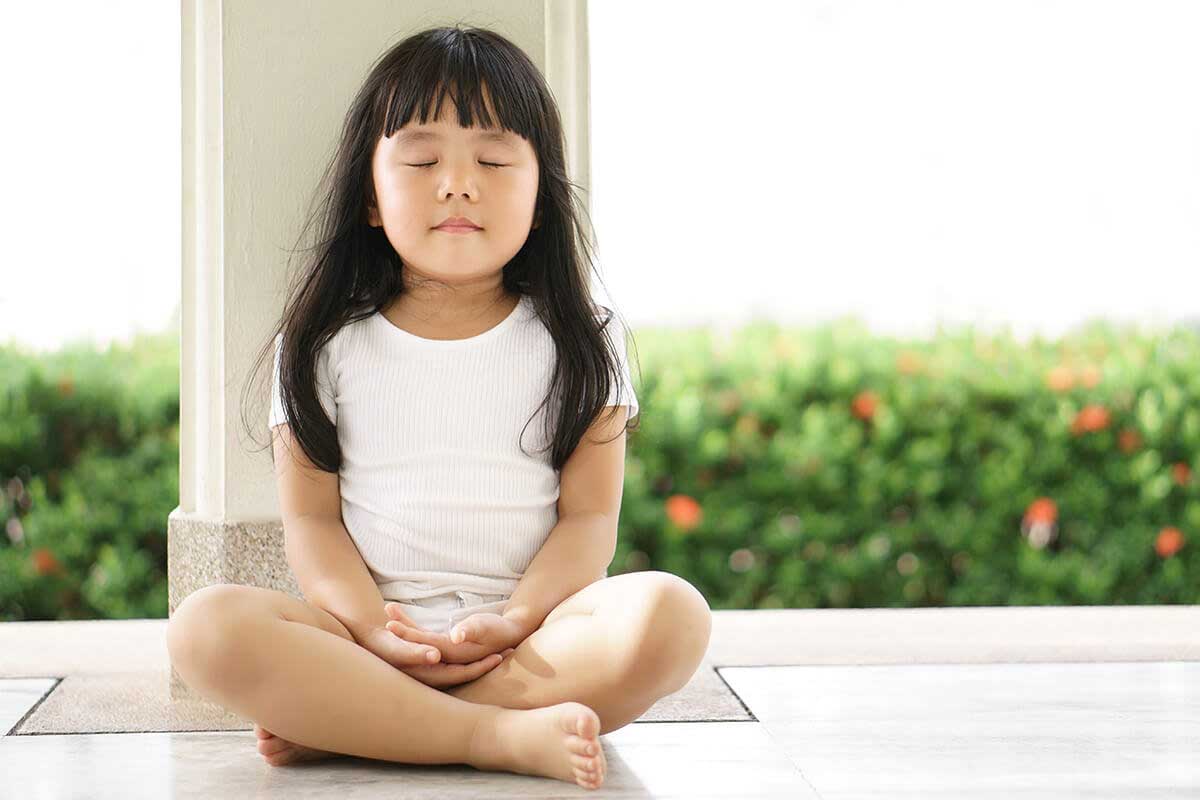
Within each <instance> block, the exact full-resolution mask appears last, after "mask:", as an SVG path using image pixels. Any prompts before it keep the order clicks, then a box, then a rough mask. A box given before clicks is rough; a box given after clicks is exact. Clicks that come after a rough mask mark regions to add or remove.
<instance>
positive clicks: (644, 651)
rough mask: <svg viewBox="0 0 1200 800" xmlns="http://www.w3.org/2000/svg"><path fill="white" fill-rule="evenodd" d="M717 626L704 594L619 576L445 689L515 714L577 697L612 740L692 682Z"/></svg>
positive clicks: (562, 607)
mask: <svg viewBox="0 0 1200 800" xmlns="http://www.w3.org/2000/svg"><path fill="white" fill-rule="evenodd" d="M711 627H712V615H711V612H710V611H709V609H708V604H707V602H706V601H705V600H704V598H703V595H701V594H700V593H699V592H698V591H696V590H695V589H694V588H693V587H692V586H690V585H689V584H687V583H686V582H684V581H682V580H681V579H679V578H677V577H676V576H673V575H670V574H669V573H664V572H635V573H628V574H624V575H615V576H613V577H611V578H604V579H601V580H599V581H596V582H595V583H592V584H589V585H588V586H586V587H584V588H583V589H581V590H580V591H578V592H576V593H575V594H573V595H571V596H570V597H568V598H567V599H566V600H564V601H563V602H562V603H560V604H559V606H558V607H557V608H556V609H554V611H553V612H551V614H550V615H549V616H547V617H546V621H545V622H543V624H542V627H541V628H539V629H538V630H536V631H534V632H533V633H532V634H531V635H530V636H529V637H528V638H527V639H525V641H524V642H522V643H521V644H520V646H518V647H517V649H516V650H514V651H513V652H512V653H510V654H509V656H508V657H507V658H506V659H505V660H504V661H503V662H502V663H501V664H500V665H499V666H497V667H494V668H493V669H491V670H490V671H488V672H487V673H486V674H485V675H482V676H480V677H479V678H476V679H475V680H473V681H470V682H468V683H463V684H459V685H458V686H454V687H451V688H449V689H447V690H446V692H447V693H448V694H451V695H453V696H455V697H458V698H460V699H463V700H469V701H471V702H472V703H482V704H486V705H498V706H503V707H504V708H514V709H529V708H541V707H544V706H548V705H552V704H554V703H561V702H564V701H567V700H574V701H577V702H580V703H583V704H584V705H586V706H588V707H589V708H592V709H594V710H595V711H596V713H597V714H598V715H599V716H600V733H601V734H605V733H610V732H612V731H614V730H617V729H618V728H621V727H623V726H625V725H627V724H629V723H630V722H632V721H633V720H635V719H637V718H638V717H640V716H641V715H642V714H643V713H645V711H646V709H648V708H650V706H652V705H654V703H655V702H657V701H658V700H659V699H660V698H662V697H665V696H667V695H669V694H671V693H673V692H676V691H678V690H679V689H681V688H682V687H683V686H684V685H685V684H686V683H687V682H688V681H689V680H690V679H691V677H692V675H694V674H695V672H696V668H697V666H699V664H700V662H701V661H702V660H703V658H704V653H705V651H706V649H707V647H708V641H709V634H710V632H711Z"/></svg>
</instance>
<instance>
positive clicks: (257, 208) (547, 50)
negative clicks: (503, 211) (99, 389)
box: [171, 0, 589, 522]
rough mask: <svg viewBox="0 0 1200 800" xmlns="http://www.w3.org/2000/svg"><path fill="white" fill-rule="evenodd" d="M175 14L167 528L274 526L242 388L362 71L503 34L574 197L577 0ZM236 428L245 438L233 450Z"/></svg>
mask: <svg viewBox="0 0 1200 800" xmlns="http://www.w3.org/2000/svg"><path fill="white" fill-rule="evenodd" d="M182 13H183V40H182V58H183V87H182V88H183V115H182V127H183V130H182V142H183V193H184V197H183V254H182V256H183V258H182V262H183V275H182V307H183V318H182V339H183V341H182V343H181V373H182V374H181V376H180V471H179V476H180V486H179V494H180V503H179V508H178V509H176V510H175V512H173V513H172V515H171V516H172V519H175V520H177V521H178V520H181V519H184V518H186V519H190V520H196V521H200V520H205V521H214V522H218V521H219V522H244V521H260V520H272V519H274V520H277V519H278V518H279V514H278V502H277V496H276V489H275V483H274V476H273V473H272V469H271V459H270V452H269V450H263V451H262V452H258V453H252V452H251V450H253V449H256V448H258V447H260V446H262V445H265V444H266V443H267V442H268V441H269V439H268V436H269V434H268V432H267V429H266V415H267V407H266V401H267V397H266V395H265V391H266V388H267V386H266V385H264V386H263V387H262V392H261V393H256V394H253V395H251V396H250V398H249V399H248V400H247V403H248V406H247V407H246V408H245V409H243V408H242V407H241V405H240V404H241V402H242V399H243V398H242V390H243V386H244V383H245V381H246V378H247V375H248V371H249V369H250V368H251V366H252V363H251V362H252V359H253V357H254V356H255V355H256V353H257V350H258V348H259V347H261V346H262V345H263V343H264V342H265V341H266V340H267V338H268V336H269V332H270V330H269V329H270V326H271V324H272V323H273V321H274V320H275V319H276V317H277V315H278V313H279V310H280V307H281V305H282V302H283V299H284V298H283V293H284V290H285V287H286V281H287V276H286V275H285V268H287V267H288V264H287V258H288V253H287V252H286V251H287V250H288V249H289V248H291V247H293V246H294V245H295V244H296V237H297V235H298V233H299V229H300V226H301V225H302V223H303V215H304V214H305V213H306V211H307V210H308V204H309V202H310V200H311V198H312V192H313V190H314V188H315V185H316V182H317V179H318V176H319V172H320V170H321V169H322V168H323V166H324V165H325V163H326V161H327V160H328V158H329V156H330V154H331V153H332V151H333V149H334V147H335V144H336V136H337V134H338V131H339V129H340V125H341V123H342V119H343V116H344V114H345V112H346V109H347V107H348V105H349V102H350V100H351V98H352V96H353V94H354V92H355V91H356V90H357V88H358V86H359V85H360V83H361V81H362V80H363V79H364V78H365V77H366V74H367V71H368V68H369V66H370V64H371V63H372V62H373V61H374V59H375V58H376V57H378V56H379V55H380V54H381V53H382V52H383V51H384V50H386V49H387V48H388V47H390V46H391V45H393V44H395V43H396V42H397V41H399V40H400V39H402V38H403V37H405V36H407V35H409V34H411V33H414V32H416V31H417V30H421V29H423V28H426V27H430V26H434V25H444V24H462V25H480V26H485V27H489V28H493V29H495V30H497V31H499V32H500V33H502V34H504V35H505V36H508V37H509V38H511V39H512V40H513V41H515V42H516V43H517V44H518V45H519V46H520V47H522V48H524V49H525V51H526V52H527V53H529V55H530V57H531V58H532V59H533V61H534V63H536V64H537V65H538V66H539V67H540V68H541V69H542V70H543V72H545V73H546V76H547V78H548V80H549V82H550V85H551V87H552V89H553V91H554V94H555V97H556V99H557V100H558V102H559V105H560V108H561V110H562V113H563V118H564V124H565V125H566V129H567V136H568V141H567V147H568V151H569V153H570V156H571V168H572V170H573V174H572V180H574V181H575V182H577V183H579V184H581V185H582V186H584V187H587V186H588V184H589V181H588V170H587V169H586V165H587V162H588V147H587V135H586V133H587V129H588V118H587V113H586V108H587V85H588V71H587V46H586V1H585V0H557V1H556V0H548V1H547V0H492V2H471V3H465V2H452V1H447V0H439V1H438V2H417V1H415V0H413V1H406V2H395V0H305V2H303V3H297V2H294V1H293V0H182ZM303 244H307V242H304V243H303ZM299 263H300V261H299V260H298V259H293V262H292V268H293V269H295V268H296V267H297V266H298V265H299ZM265 369H267V371H268V375H269V369H270V364H269V363H268V364H266V365H265ZM243 416H245V417H246V418H247V421H248V422H249V423H250V424H251V425H252V426H253V427H254V431H255V436H256V437H258V438H259V439H260V441H259V442H252V441H249V440H247V439H246V436H245V433H244V430H243Z"/></svg>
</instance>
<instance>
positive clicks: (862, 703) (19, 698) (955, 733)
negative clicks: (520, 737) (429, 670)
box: [0, 607, 1200, 800]
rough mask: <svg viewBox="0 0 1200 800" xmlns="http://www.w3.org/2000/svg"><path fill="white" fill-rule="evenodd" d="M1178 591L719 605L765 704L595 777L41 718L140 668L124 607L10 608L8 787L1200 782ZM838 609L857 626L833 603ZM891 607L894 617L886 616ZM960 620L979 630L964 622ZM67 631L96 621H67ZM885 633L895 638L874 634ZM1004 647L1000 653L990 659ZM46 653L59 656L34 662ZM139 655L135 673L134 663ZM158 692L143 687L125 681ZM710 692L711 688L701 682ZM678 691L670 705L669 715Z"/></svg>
mask: <svg viewBox="0 0 1200 800" xmlns="http://www.w3.org/2000/svg"><path fill="white" fill-rule="evenodd" d="M1157 608H1159V609H1160V611H1159V612H1154V611H1152V610H1150V609H1145V610H1144V613H1139V612H1134V613H1130V612H1128V611H1127V610H1126V611H1122V612H1120V616H1119V618H1120V619H1122V620H1123V621H1124V623H1127V624H1125V625H1124V626H1123V625H1116V626H1113V625H1108V626H1105V625H1104V624H1103V619H1102V612H1101V609H1092V610H1091V611H1089V612H1086V613H1081V614H1079V615H1078V617H1077V619H1076V621H1075V622H1076V624H1075V625H1074V627H1068V629H1067V630H1070V631H1071V632H1070V633H1066V632H1064V633H1063V634H1062V635H1061V637H1060V638H1059V639H1057V640H1055V639H1053V637H1051V636H1050V635H1049V633H1048V630H1047V628H1046V626H1045V625H1044V624H1043V623H1045V622H1046V621H1047V620H1049V619H1054V620H1055V621H1056V622H1057V623H1061V622H1063V621H1064V616H1063V614H1062V613H1059V612H1056V613H1050V612H1048V611H1043V610H1041V609H1040V607H1038V608H1037V609H1034V608H1028V609H1017V608H1013V609H1004V612H1005V613H1003V614H988V613H984V614H978V615H975V616H974V621H973V622H972V620H971V615H970V614H969V613H966V614H963V613H956V614H938V615H932V614H924V615H921V614H903V613H901V614H900V615H897V614H894V613H893V614H882V615H881V614H872V611H878V610H861V611H860V612H858V613H857V614H854V612H850V614H847V613H846V611H845V610H843V611H841V612H832V611H831V612H827V613H816V614H814V613H813V612H796V613H795V614H778V613H773V614H768V612H761V613H760V612H718V613H717V614H716V615H714V642H713V646H712V647H710V653H709V657H710V659H711V660H712V661H713V662H715V664H716V666H717V672H718V673H719V678H720V680H719V681H716V682H714V684H719V685H720V686H726V685H727V687H728V689H730V690H731V691H732V693H733V695H735V696H734V697H733V698H732V699H733V701H735V702H736V705H737V707H738V708H739V709H740V708H741V706H742V704H744V706H745V709H747V710H748V712H749V713H748V714H747V715H746V717H747V718H746V720H745V721H677V722H676V721H639V722H636V723H634V724H632V725H629V726H626V727H625V728H622V729H621V730H618V731H616V732H614V733H611V734H608V735H606V736H604V737H603V738H602V741H603V742H604V746H605V752H606V755H607V759H608V767H609V769H608V777H607V780H606V782H605V784H604V786H603V787H601V788H600V789H599V790H596V791H591V792H589V790H585V789H582V788H579V787H576V786H573V785H571V784H567V783H564V782H561V781H555V780H551V779H544V778H535V777H530V776H524V775H513V774H507V773H490V772H480V771H478V770H475V769H472V768H470V767H466V766H461V765H433V766H420V765H407V764H394V763H389V762H381V761H371V760H367V759H357V758H348V757H343V758H338V759H332V760H329V761H324V762H317V763H313V764H302V765H298V766H293V767H281V768H276V767H271V766H270V765H268V764H267V763H266V762H264V761H263V760H262V758H261V756H259V755H258V753H257V751H256V749H255V738H254V734H253V732H252V731H250V730H205V731H193V732H187V731H183V730H166V731H161V732H155V731H153V729H145V728H144V730H149V731H150V732H136V733H75V734H54V733H37V732H36V730H37V729H38V728H37V726H33V725H30V724H29V723H30V722H32V721H34V720H37V719H39V716H40V717H41V718H43V719H42V722H41V725H42V726H43V727H42V730H56V728H55V724H61V725H67V724H69V725H73V726H77V725H78V721H74V722H71V721H68V720H64V719H62V717H63V715H64V712H66V711H69V708H66V709H64V707H63V705H62V703H61V702H60V703H59V704H58V706H57V707H56V706H55V705H54V702H53V698H54V696H55V695H54V692H60V691H61V690H62V687H63V686H64V685H65V683H66V682H65V681H60V680H59V678H60V677H63V676H65V677H67V678H68V680H69V679H70V678H71V677H75V678H77V679H81V680H82V679H86V680H87V681H97V682H96V683H86V682H85V683H81V684H79V686H80V689H78V690H77V691H79V692H81V693H86V687H87V686H92V687H93V691H96V689H95V688H94V687H98V686H101V685H102V684H101V683H99V681H100V680H101V679H102V678H103V676H104V674H106V671H120V670H121V669H122V662H121V661H120V659H119V658H118V657H116V656H113V655H112V654H111V653H110V654H109V655H106V656H105V658H107V659H110V660H108V661H105V662H104V663H103V664H101V663H100V661H99V660H98V659H97V658H86V657H85V658H80V657H79V655H78V654H79V652H80V643H81V642H85V641H87V640H88V637H89V636H93V637H96V638H97V639H103V638H107V640H108V646H109V647H110V648H111V647H112V638H113V637H112V633H113V632H114V631H116V630H117V626H116V624H110V625H109V627H102V626H103V625H104V623H93V624H92V625H91V626H89V627H88V628H87V629H80V628H71V627H68V626H70V625H78V623H61V624H60V623H54V624H47V625H52V627H37V626H36V625H41V624H36V625H32V626H30V627H25V628H18V627H11V626H20V625H24V623H7V624H2V625H0V728H2V729H3V730H5V731H10V730H13V729H14V726H17V727H16V730H17V733H16V734H14V735H8V736H4V737H2V738H0V798H8V797H13V798H35V799H36V798H109V797H111V798H121V800H127V799H129V798H143V797H145V798H171V797H204V798H211V797H243V796H248V795H254V796H262V797H272V796H281V797H289V798H306V797H326V796H329V795H330V794H333V793H334V792H336V794H337V796H338V797H339V798H359V797H364V798H368V797H369V798H374V797H389V798H408V797H422V798H424V797H438V798H459V797H461V798H475V797H481V796H488V797H495V798H508V797H512V798H525V797H538V798H545V797H564V798H565V797H583V796H587V795H589V794H590V795H593V796H597V797H622V798H625V797H629V798H633V797H637V798H641V797H653V798H739V799H742V798H747V799H748V798H800V799H801V800H807V798H816V799H818V800H848V799H849V798H856V799H857V798H864V799H868V800H870V799H873V798H885V797H886V798H889V799H890V798H965V799H966V800H982V799H983V798H987V800H992V799H993V798H994V799H995V800H999V799H1000V798H1005V799H1006V800H1007V798H1021V799H1022V800H1024V799H1025V798H1046V799H1047V800H1049V798H1055V800H1059V799H1060V798H1084V797H1087V798H1114V799H1115V798H1123V799H1124V798H1129V800H1149V799H1150V798H1155V799H1156V800H1157V798H1173V799H1174V798H1200V660H1197V658H1196V655H1197V644H1198V638H1197V632H1200V625H1196V624H1195V623H1196V622H1197V621H1198V620H1197V618H1196V616H1195V611H1196V609H1192V610H1191V611H1187V612H1185V611H1184V610H1183V609H1176V610H1172V611H1165V610H1162V609H1163V607H1157ZM956 611H958V612H968V611H969V610H967V609H959V610H956ZM991 611H998V609H992V610H991ZM1061 611H1062V610H1060V612H1061ZM1080 611H1082V609H1080ZM837 614H841V615H842V617H841V619H842V620H843V621H845V622H846V625H845V626H844V627H842V626H837V625H831V624H830V622H831V619H832V618H833V617H834V616H836V615H837ZM948 620H949V621H950V622H949V623H948ZM876 623H882V624H881V625H880V628H885V629H886V631H877V630H872V629H871V628H872V626H873V625H875V624H876ZM897 623H900V628H899V630H900V631H902V632H903V635H902V636H900V635H897V633H896V632H897V630H898V629H897V627H896V624H897ZM1068 624H1070V623H1069V620H1068ZM122 625H124V626H125V627H122V628H121V629H120V630H121V631H123V633H122V635H123V636H125V637H127V641H128V645H129V646H128V647H127V648H124V649H125V650H127V651H128V652H134V653H137V654H138V655H137V659H138V661H139V667H143V668H144V667H145V666H146V665H145V664H143V663H140V662H144V661H146V660H151V661H152V660H153V659H154V658H156V657H157V656H156V655H155V654H156V653H157V652H158V650H157V648H156V647H155V645H154V637H155V636H158V635H160V631H159V630H158V629H156V628H155V627H154V626H153V625H150V624H148V622H147V623H143V624H142V625H141V627H138V626H137V625H136V624H133V623H122ZM956 625H959V626H961V627H960V631H970V633H969V634H968V635H967V636H966V637H962V636H959V637H958V638H955V637H956V635H955V634H954V633H952V631H953V630H954V626H956ZM855 626H857V627H855ZM906 626H907V627H906ZM922 626H924V627H922ZM989 626H993V627H989ZM1147 626H1149V627H1147ZM6 629H7V630H6ZM939 630H941V631H942V633H943V636H942V638H940V639H939V638H938V636H937V632H938V631H939ZM67 631H80V635H79V636H77V637H74V638H70V637H64V636H63V635H62V634H63V633H64V632H67ZM97 631H98V632H97ZM139 631H140V632H142V633H139ZM835 631H836V632H835ZM847 631H853V635H851V634H850V633H848V632H847ZM1018 632H1020V633H1018ZM143 633H144V636H143ZM1001 634H1003V636H1006V637H1008V638H1007V639H1004V644H1005V646H1007V647H1008V648H1010V650H1011V652H1009V653H1008V654H1007V655H1006V654H1005V653H1003V652H998V651H994V650H988V649H987V648H981V647H980V646H979V645H980V643H981V642H989V641H990V642H992V643H995V642H998V641H1000V640H1001V639H1000V637H1001ZM1099 634H1103V635H1099ZM35 635H36V636H43V637H46V638H45V639H44V641H46V642H51V641H53V642H55V643H58V642H62V641H64V638H66V639H67V640H68V641H71V642H73V646H64V647H62V650H61V652H58V653H57V654H55V652H54V647H56V646H58V645H54V646H50V647H46V648H44V649H41V650H40V651H38V654H37V655H34V654H33V653H34V651H33V650H32V649H31V645H32V644H34V641H33V640H32V639H31V638H29V637H31V636H35ZM873 636H877V637H878V638H875V639H872V638H871V637H873ZM989 637H991V638H990V639H989ZM1022 637H1024V638H1022ZM839 641H840V643H841V648H840V651H842V652H851V651H852V652H853V653H854V657H855V659H858V660H859V661H857V662H856V663H843V664H834V663H808V664H791V665H772V666H754V665H753V662H754V661H756V660H757V661H763V662H770V661H772V660H780V659H783V658H785V657H786V658H792V659H795V660H803V658H804V650H805V647H807V649H808V650H807V652H808V655H809V657H810V658H813V659H816V660H818V661H822V662H824V661H828V660H829V659H831V658H832V657H833V654H835V653H836V652H839V646H838V645H839ZM871 641H877V642H880V643H881V644H880V645H879V646H878V647H876V649H874V650H872V649H871V646H870V642H871ZM772 642H773V643H774V644H773V645H772V644H771V643H772ZM956 642H957V644H956ZM17 645H20V646H19V647H18V646H17ZM1034 646H1036V647H1039V648H1045V649H1047V650H1048V649H1049V648H1050V647H1052V646H1053V647H1058V648H1063V647H1066V648H1068V649H1072V652H1073V653H1082V654H1085V655H1088V656H1090V657H1091V658H1090V660H1082V661H1068V660H1063V661H1046V662H1032V661H1022V659H1021V658H1020V657H1019V656H1020V650H1021V648H1022V647H1025V648H1031V647H1034ZM955 647H958V648H959V649H958V650H955ZM92 652H94V653H97V654H98V653H99V651H98V650H97V651H92ZM929 652H933V653H937V654H938V655H939V656H943V655H949V656H957V658H956V661H957V663H949V662H947V663H937V662H934V661H929V660H928V659H926V663H908V662H914V661H920V658H921V655H922V654H923V653H929ZM735 654H736V655H737V656H738V658H734V655H735ZM1105 655H1107V656H1110V658H1108V659H1107V660H1106V659H1104V656H1105ZM1116 655H1123V656H1125V659H1126V660H1118V659H1117V658H1112V657H1111V656H1116ZM985 656H986V657H990V658H991V659H992V660H993V661H997V660H999V661H1000V662H1001V663H970V662H972V661H983V660H984V658H985ZM1176 656H1177V657H1178V658H1176ZM888 659H890V660H891V663H862V662H864V661H865V662H872V661H878V660H885V661H886V660H888ZM38 664H43V665H45V668H46V670H47V671H46V673H44V674H48V675H51V676H53V677H49V678H42V677H36V676H35V677H30V676H31V675H33V674H34V673H33V672H32V670H34V669H36V668H37V665H38ZM738 664H742V665H738ZM151 666H154V667H155V668H159V669H160V668H161V663H156V664H153V665H151ZM711 666H712V665H709V668H711ZM101 667H103V669H101ZM88 670H92V672H91V673H90V674H89V673H88ZM122 674H123V676H124V680H125V681H126V682H127V683H128V682H129V680H130V678H129V676H130V675H132V674H134V673H133V672H130V671H128V670H126V671H125V672H123V673H122ZM139 674H140V673H139ZM17 675H24V676H26V677H15V676H17ZM3 676H9V677H7V678H4V677H3ZM697 685H698V686H699V685H703V686H708V685H710V684H708V683H707V682H705V681H701V682H699V683H698V684H697ZM48 691H49V692H51V694H50V695H49V698H50V699H47V695H46V693H47V692H48ZM145 696H146V695H145V694H143V695H138V694H137V693H133V692H129V693H125V694H122V695H120V696H119V697H118V698H117V699H112V698H109V700H110V702H112V703H117V704H120V703H130V702H135V701H139V702H140V700H139V697H140V698H143V699H144V697H145ZM121 698H123V699H121ZM711 699H712V694H711V691H709V692H707V693H701V694H697V695H694V696H692V699H690V700H689V703H690V704H691V705H693V706H695V705H701V706H702V705H704V704H705V703H707V702H709V701H710V700H711ZM35 705H36V706H37V708H36V709H34V711H33V712H32V713H30V709H31V708H32V707H33V706H35ZM87 707H88V709H89V711H88V712H87V713H88V714H89V715H90V714H93V713H96V714H98V713H100V712H101V711H104V710H105V709H104V699H103V698H92V701H91V702H90V703H89V705H88V706H87ZM153 707H154V706H152V705H147V706H146V708H153ZM717 707H720V706H717ZM677 710H678V707H667V708H666V709H665V710H664V711H663V716H664V717H669V716H670V715H671V714H673V713H676V711H677ZM688 710H689V711H690V710H691V709H688ZM722 713H724V712H722ZM46 718H58V719H59V720H60V722H59V723H47V722H46ZM121 718H122V717H121V715H120V714H119V713H110V714H108V715H107V717H106V719H108V720H110V721H111V720H116V719H121ZM695 718H697V716H693V717H691V719H695ZM176 722H178V719H177V720H176ZM18 723H21V724H20V725H18ZM57 729H59V730H86V729H87V728H84V727H63V728H57ZM94 729H95V728H93V730H94Z"/></svg>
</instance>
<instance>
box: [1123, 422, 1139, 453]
mask: <svg viewBox="0 0 1200 800" xmlns="http://www.w3.org/2000/svg"><path fill="white" fill-rule="evenodd" d="M1117 446H1118V447H1120V448H1121V452H1122V453H1132V452H1133V451H1134V450H1137V449H1138V448H1139V447H1141V446H1142V437H1141V435H1140V434H1139V433H1138V432H1137V431H1135V430H1134V429H1133V428H1122V429H1121V432H1120V433H1119V434H1117Z"/></svg>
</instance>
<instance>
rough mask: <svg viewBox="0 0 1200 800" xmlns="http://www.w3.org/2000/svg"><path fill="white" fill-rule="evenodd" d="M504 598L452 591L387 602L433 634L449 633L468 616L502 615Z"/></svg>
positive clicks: (495, 595)
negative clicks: (403, 600)
mask: <svg viewBox="0 0 1200 800" xmlns="http://www.w3.org/2000/svg"><path fill="white" fill-rule="evenodd" d="M508 598H509V595H505V594H475V593H474V592H465V591H452V592H447V593H446V594H439V595H434V596H433V597H422V598H420V599H416V600H409V601H407V602H400V601H399V600H389V601H388V602H391V603H395V604H396V605H398V606H400V608H401V609H402V610H403V611H404V613H405V614H407V615H408V616H409V617H411V618H412V621H413V622H415V623H416V624H417V625H418V626H419V627H421V628H424V629H426V630H429V631H433V632H435V633H449V632H450V629H451V628H453V627H454V626H455V625H457V624H458V623H459V622H461V621H462V620H464V619H466V618H467V617H469V616H471V615H472V614H482V613H489V614H502V613H504V606H505V604H507V603H508Z"/></svg>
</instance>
